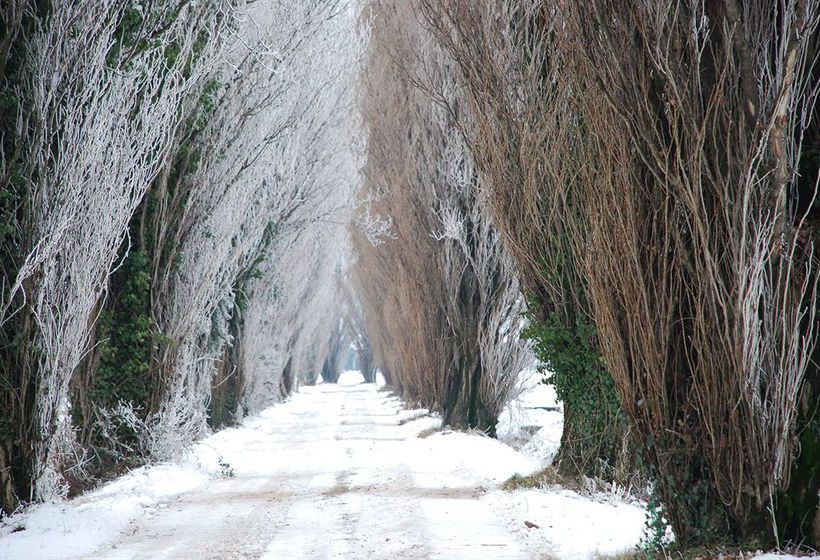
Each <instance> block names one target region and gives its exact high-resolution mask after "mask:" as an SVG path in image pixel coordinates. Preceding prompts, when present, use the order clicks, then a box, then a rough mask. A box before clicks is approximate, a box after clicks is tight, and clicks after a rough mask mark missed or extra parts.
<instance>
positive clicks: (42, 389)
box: [0, 0, 221, 509]
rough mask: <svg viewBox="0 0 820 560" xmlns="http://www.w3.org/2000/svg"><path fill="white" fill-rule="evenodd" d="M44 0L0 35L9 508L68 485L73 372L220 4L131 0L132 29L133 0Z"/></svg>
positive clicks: (1, 316)
mask: <svg viewBox="0 0 820 560" xmlns="http://www.w3.org/2000/svg"><path fill="white" fill-rule="evenodd" d="M46 4H48V5H47V6H46V5H43V4H40V3H38V4H37V5H34V3H22V2H13V3H11V4H10V5H7V6H6V8H4V10H5V12H4V18H6V20H5V22H4V23H7V24H9V26H8V27H6V26H5V25H4V36H3V39H2V41H1V42H0V43H1V44H2V50H3V56H4V58H3V66H4V68H5V69H6V71H7V72H9V73H10V75H12V78H13V79H14V81H15V85H14V87H13V88H12V89H9V88H7V89H6V90H5V92H4V95H5V96H7V97H8V98H9V100H10V101H11V102H13V103H14V105H15V106H16V107H17V118H16V124H17V126H16V127H15V128H14V129H13V130H4V131H3V134H4V141H5V142H6V143H5V144H4V158H3V160H2V173H0V175H2V176H3V177H4V179H3V180H4V183H3V185H2V188H3V191H4V194H5V201H6V205H7V206H6V211H7V212H9V214H10V215H11V216H13V219H14V221H13V225H11V228H13V230H12V231H11V233H10V234H9V235H8V237H6V239H4V242H8V243H10V246H8V247H6V248H5V250H6V254H7V255H9V256H10V258H8V259H7V260H6V261H5V262H4V270H3V274H4V283H3V294H2V300H1V301H2V307H0V324H2V325H3V330H4V339H5V342H4V348H6V349H7V350H5V351H4V354H5V355H4V358H3V360H2V362H3V367H4V373H3V378H4V383H3V384H2V387H3V389H2V391H3V393H4V401H5V402H4V405H3V406H4V409H5V410H6V411H7V413H8V414H7V415H6V418H7V424H8V425H6V426H3V434H2V439H3V448H4V451H3V453H0V463H3V462H6V461H8V462H11V464H13V465H14V471H13V472H14V478H15V480H14V481H13V482H12V483H11V484H13V485H14V487H15V488H14V489H13V492H12V491H10V488H9V485H10V483H9V481H8V480H7V479H6V480H4V481H3V487H4V500H3V507H4V509H11V508H13V507H14V497H13V496H12V493H13V494H16V495H17V496H20V497H21V498H24V499H30V498H31V497H37V498H40V499H45V498H49V497H52V496H55V495H62V494H64V493H65V492H66V491H67V488H68V487H67V485H66V483H65V477H66V476H71V475H73V474H74V473H72V470H73V469H75V468H77V467H78V466H79V465H80V464H81V462H82V456H81V452H80V451H79V450H78V449H77V446H76V444H75V441H74V433H73V431H72V428H71V414H72V407H71V400H70V395H69V387H70V383H71V381H72V376H73V374H74V372H75V370H76V368H77V367H78V365H79V364H80V362H81V360H82V359H83V357H84V354H85V353H86V352H87V351H88V349H89V335H90V332H91V327H92V325H93V324H94V321H95V319H96V316H95V312H96V309H97V304H98V302H99V301H100V299H101V298H103V297H104V294H105V289H106V286H107V278H108V275H109V274H110V272H111V269H112V267H113V266H114V265H115V259H116V257H117V251H118V248H119V247H120V245H121V243H122V242H123V239H124V238H125V236H126V233H127V226H128V222H129V219H130V217H131V214H132V213H133V212H134V210H135V208H136V207H137V205H138V204H139V201H140V200H141V198H142V196H143V195H144V193H145V192H146V190H147V189H148V187H149V185H150V183H151V181H152V180H153V179H154V177H155V176H156V175H157V173H158V172H159V170H160V169H161V166H162V164H163V161H164V158H165V157H166V154H167V153H168V151H169V149H170V140H171V137H172V132H173V130H175V128H176V126H177V123H178V121H179V118H180V111H179V106H180V104H181V101H182V99H183V98H184V97H185V95H186V94H187V92H188V91H189V90H190V89H191V88H192V87H193V84H195V83H196V82H197V80H198V79H199V78H200V77H201V75H202V69H203V67H204V66H207V64H204V65H196V64H191V62H190V61H191V59H192V57H193V54H194V51H195V50H196V51H197V52H198V54H197V58H198V60H201V61H203V62H205V61H206V60H207V59H208V58H209V57H210V56H211V51H210V50H209V49H210V43H208V42H206V43H205V45H202V44H200V43H199V42H198V41H199V39H200V38H201V37H202V35H201V34H205V35H206V36H212V35H218V34H219V30H220V27H221V23H220V21H221V19H220V13H221V6H220V4H219V3H214V4H212V5H208V6H188V5H187V4H188V3H187V2H179V3H175V2H167V3H164V4H163V5H161V6H154V7H153V8H152V9H151V11H149V12H148V13H142V12H140V13H141V15H140V18H141V20H142V21H143V25H142V26H141V27H140V28H139V29H132V28H131V27H130V23H131V21H132V20H131V19H130V18H131V17H132V16H133V15H134V14H133V11H134V10H136V9H137V8H139V7H138V6H137V7H135V6H134V5H132V3H131V2H126V1H121V0H94V1H90V2H84V3H83V4H82V5H78V4H76V3H72V2H50V3H46ZM140 9H141V8H140ZM183 20H186V21H187V22H186V23H183ZM190 21H195V22H197V25H195V26H192V25H190V24H189V23H188V22H190ZM169 49H173V53H174V55H173V57H171V56H169ZM4 455H5V458H3V456H4ZM0 470H2V471H3V473H4V474H3V475H0V476H2V477H3V478H5V477H6V474H5V473H6V472H7V469H5V468H4V469H0ZM30 482H31V484H30Z"/></svg>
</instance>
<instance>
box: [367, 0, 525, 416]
mask: <svg viewBox="0 0 820 560" xmlns="http://www.w3.org/2000/svg"><path fill="white" fill-rule="evenodd" d="M368 8H369V9H370V10H371V11H372V13H373V14H374V18H373V30H372V40H371V45H370V48H371V52H370V55H369V61H368V66H367V72H366V85H365V88H364V92H363V94H362V95H363V116H364V119H365V124H366V126H367V129H368V132H369V148H368V150H369V151H368V162H367V165H366V167H365V188H364V190H363V191H362V193H361V196H360V201H361V206H360V211H359V215H358V219H357V220H356V221H357V223H359V224H364V226H365V227H364V230H363V231H361V230H359V231H354V240H355V243H356V247H357V262H356V271H357V284H358V285H359V286H360V287H361V288H362V297H363V303H364V306H365V314H366V315H369V316H370V317H371V318H369V319H368V323H369V324H371V325H372V328H370V329H368V332H369V333H370V336H371V340H373V341H374V345H373V346H374V351H375V354H376V356H377V361H378V363H379V366H380V369H382V371H383V372H385V371H386V372H387V376H388V377H390V378H392V379H391V380H392V381H394V384H396V385H398V386H399V388H400V389H401V391H402V392H403V394H404V395H405V397H406V398H408V399H410V400H418V401H420V402H422V403H424V404H426V405H427V406H431V407H434V408H438V409H440V410H441V411H442V412H443V415H444V421H445V422H446V423H449V424H453V425H457V426H471V427H477V428H480V429H483V430H486V431H488V432H493V431H494V429H495V421H496V418H497V415H498V413H499V412H500V410H501V407H502V406H503V404H504V403H505V402H506V400H507V398H508V397H509V394H510V390H511V388H512V386H513V385H514V384H515V380H516V378H517V374H518V372H519V371H520V369H521V367H522V365H523V363H522V361H523V360H526V359H527V358H526V357H527V355H528V354H527V353H528V348H527V345H526V344H524V343H522V342H521V341H520V340H519V339H518V335H519V332H520V329H521V318H520V316H519V314H518V311H519V309H520V294H519V292H518V285H517V282H516V281H515V278H514V275H513V274H512V265H511V264H510V262H509V260H508V257H507V255H506V253H505V252H504V250H503V248H502V246H501V241H500V238H499V236H498V234H497V233H496V232H495V230H494V228H493V227H492V225H491V223H490V221H489V220H488V219H486V218H485V217H484V215H483V214H482V211H481V204H482V202H481V200H480V199H479V196H478V188H477V183H478V181H479V178H478V176H477V174H476V172H475V171H474V169H473V165H472V159H471V156H470V154H469V153H468V151H467V150H466V148H465V146H464V143H463V140H462V138H461V135H460V133H459V130H458V128H457V125H456V122H454V119H453V115H452V113H451V111H450V110H448V109H449V108H451V107H457V106H458V104H459V100H458V98H457V91H456V89H455V87H454V85H453V84H452V82H451V80H450V78H449V76H450V75H451V72H450V66H451V64H452V63H451V62H450V61H449V60H448V58H447V56H446V55H445V54H444V53H443V51H441V50H440V49H439V48H437V47H436V45H435V44H434V41H433V38H432V36H431V35H430V34H429V33H427V32H426V31H425V30H424V29H422V28H421V27H420V26H419V25H418V22H417V20H416V18H415V16H414V15H413V12H412V7H411V6H410V5H409V4H408V5H402V6H394V5H392V3H389V2H371V3H370V5H369V6H368ZM420 46H421V48H420ZM416 53H419V54H416ZM430 92H435V93H436V95H439V96H441V100H432V99H431V98H430V96H429V95H430ZM440 101H443V103H441V102H440ZM396 130H401V131H403V133H402V134H396V132H395V131H396ZM374 216H375V217H377V219H376V220H374V219H372V218H373V217H374ZM382 216H384V218H381V217H382ZM374 224H375V225H378V226H379V227H376V228H372V227H369V226H373V225H374ZM384 224H389V228H383V227H381V226H380V225H384ZM373 229H377V230H380V231H381V233H382V234H383V235H381V236H379V235H376V236H374V235H373V233H374V231H373Z"/></svg>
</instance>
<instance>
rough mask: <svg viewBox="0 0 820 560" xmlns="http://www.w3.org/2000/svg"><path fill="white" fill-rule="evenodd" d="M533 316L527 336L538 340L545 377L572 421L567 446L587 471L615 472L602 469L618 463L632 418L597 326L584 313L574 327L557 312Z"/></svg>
mask: <svg viewBox="0 0 820 560" xmlns="http://www.w3.org/2000/svg"><path fill="white" fill-rule="evenodd" d="M529 319H530V324H529V326H528V327H527V329H526V330H525V332H524V337H525V338H527V339H529V340H532V341H533V343H534V350H535V354H536V356H537V357H538V359H539V360H540V361H541V363H542V364H543V366H542V373H544V374H545V378H544V382H545V383H549V384H550V385H553V386H554V387H555V391H556V394H557V395H558V398H559V399H560V400H561V401H562V402H563V403H564V409H565V414H567V415H568V416H567V418H565V421H568V422H571V427H570V433H569V434H567V433H565V438H564V441H562V445H563V446H570V448H571V449H570V450H569V452H570V453H571V455H572V459H573V461H574V462H575V464H576V466H578V467H579V468H580V470H582V471H585V473H584V474H589V475H604V476H608V475H611V473H608V472H602V470H601V469H602V467H604V470H606V469H611V468H612V467H613V466H614V463H615V459H616V455H617V453H618V449H619V448H620V443H621V436H622V434H623V431H624V429H625V426H626V420H625V418H624V415H623V413H622V412H621V408H620V402H619V400H618V395H617V392H616V390H615V384H614V382H613V381H612V377H611V376H610V375H609V374H608V373H607V371H606V369H605V368H604V366H603V362H602V360H601V354H600V351H599V350H598V345H597V333H596V329H595V325H594V324H593V323H592V322H591V321H589V320H588V319H587V318H586V317H584V316H578V317H577V318H576V320H575V323H574V325H572V328H570V327H568V326H567V324H566V323H565V322H564V321H563V320H562V318H561V317H559V316H558V315H557V314H553V315H551V316H549V317H548V318H547V319H546V320H543V321H539V320H537V319H536V318H534V317H533V316H532V315H531V316H530V317H529ZM570 415H571V416H570ZM567 436H568V437H569V439H570V440H569V441H567Z"/></svg>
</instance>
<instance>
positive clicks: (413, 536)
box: [93, 385, 528, 560]
mask: <svg viewBox="0 0 820 560" xmlns="http://www.w3.org/2000/svg"><path fill="white" fill-rule="evenodd" d="M417 416H418V413H417V412H412V411H405V410H402V407H401V405H400V403H399V402H398V401H397V400H396V399H395V398H393V397H391V396H390V395H389V394H387V393H385V392H383V391H379V390H378V389H377V388H376V387H374V386H367V385H352V386H330V385H326V386H319V387H315V388H307V389H305V390H303V392H302V393H301V394H299V395H296V396H295V397H294V398H293V399H292V400H291V401H290V402H288V403H285V404H282V405H279V406H277V407H274V408H273V409H270V410H269V411H268V412H266V413H263V415H261V416H260V417H258V418H255V419H253V421H252V422H248V423H246V424H247V425H246V426H245V427H243V428H240V429H237V430H228V431H226V432H224V438H238V439H241V449H242V452H241V453H240V454H239V455H236V456H234V457H227V456H226V457H225V459H224V460H225V462H226V472H227V473H228V474H230V471H233V477H229V478H228V477H226V478H223V479H220V480H216V481H214V482H213V483H212V484H211V485H209V486H208V488H207V489H201V490H198V491H195V492H191V493H188V494H182V495H180V496H178V497H177V498H175V499H173V500H170V501H169V502H166V503H164V504H162V505H161V506H160V507H158V508H156V509H155V510H153V511H152V513H151V514H150V515H149V516H146V517H144V518H142V519H140V520H138V521H136V522H135V523H133V524H132V525H131V526H130V528H129V530H128V531H127V532H126V533H125V535H124V536H123V537H121V538H120V539H119V541H117V542H116V543H115V544H113V545H112V546H109V547H106V548H105V549H102V550H99V551H98V552H97V553H96V554H95V555H94V556H93V557H94V558H102V559H111V560H142V559H145V560H162V559H174V560H187V559H191V560H210V559H212V560H230V559H257V558H263V559H265V560H277V559H287V560H300V559H305V560H321V559H367V560H370V559H374V560H378V559H385V560H387V559H389V560H405V559H406V560H421V559H437V560H438V559H440V560H461V559H464V560H482V559H488V560H489V559H492V560H519V559H524V558H528V556H526V555H525V554H524V553H523V552H522V550H521V549H520V548H519V546H518V544H517V543H516V542H515V540H514V539H513V537H512V535H510V534H509V533H508V531H507V530H506V529H505V525H504V523H503V520H501V519H499V518H498V517H497V516H496V514H495V513H494V512H493V511H491V510H490V508H489V506H488V505H487V503H486V502H485V501H480V500H478V497H479V496H480V495H481V494H482V493H483V492H484V491H485V488H486V481H484V480H482V479H481V478H480V476H477V475H476V474H475V473H473V472H471V471H470V469H469V467H468V466H467V462H466V461H465V462H464V463H461V462H460V461H459V460H458V457H455V458H454V457H449V456H448V457H447V458H446V460H445V458H444V457H441V456H438V455H440V453H437V452H435V451H433V450H431V448H430V447H429V446H426V445H424V442H425V440H423V439H419V435H420V434H421V435H424V433H425V432H428V433H429V431H430V429H431V428H432V427H434V426H435V424H436V422H435V420H434V419H432V418H429V417H422V418H416V417H417ZM234 443H236V441H234ZM488 459H490V458H488Z"/></svg>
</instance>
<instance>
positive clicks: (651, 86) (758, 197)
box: [555, 0, 820, 543]
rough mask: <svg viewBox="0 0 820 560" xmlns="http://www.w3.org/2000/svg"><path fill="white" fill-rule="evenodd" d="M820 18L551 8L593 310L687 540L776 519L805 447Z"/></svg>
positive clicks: (762, 5) (785, 12)
mask: <svg viewBox="0 0 820 560" xmlns="http://www.w3.org/2000/svg"><path fill="white" fill-rule="evenodd" d="M818 9H820V5H818V3H817V2H800V1H785V2H781V3H777V4H776V5H775V4H773V3H770V2H746V3H743V4H742V5H739V4H738V3H736V2H734V1H727V2H724V3H720V4H718V3H711V2H684V1H674V0H670V1H665V2H604V1H593V2H585V3H583V5H581V4H579V3H574V2H557V3H556V12H555V13H556V14H559V13H560V16H561V17H562V18H565V19H562V21H563V22H564V25H563V26H562V34H563V37H562V40H561V41H559V43H558V44H560V45H561V46H562V48H561V53H560V56H561V57H562V58H563V59H564V60H565V61H566V65H567V69H568V72H567V76H568V77H571V79H572V82H573V88H574V89H575V91H576V92H577V94H576V96H575V98H576V101H577V108H578V114H579V116H580V118H581V119H582V122H583V123H584V127H583V133H584V136H585V138H586V139H587V140H588V142H587V144H586V153H585V154H584V155H583V157H582V161H583V163H584V165H583V167H582V169H581V181H580V183H581V184H582V185H583V186H584V188H585V193H584V197H583V200H584V203H583V207H584V210H585V211H586V212H588V216H589V218H588V220H587V223H589V224H590V231H589V232H588V237H587V245H586V247H587V250H586V251H585V252H584V255H585V259H584V268H585V273H586V276H587V278H588V281H589V296H590V301H591V303H592V309H593V311H594V316H595V320H596V323H597V325H598V329H599V333H600V340H601V343H602V348H603V352H604V356H605V359H606V363H607V366H608V369H609V371H610V373H611V374H612V376H613V377H614V379H615V382H616V384H617V386H618V388H619V390H620V393H621V396H622V403H623V406H624V408H625V410H626V411H627V412H628V414H629V416H630V417H631V418H632V420H633V421H634V422H635V425H636V426H637V429H638V431H639V433H640V435H641V439H642V440H643V444H644V452H645V454H646V456H647V458H648V459H649V461H650V463H651V465H652V466H653V467H654V470H655V473H656V480H657V488H658V490H659V491H660V493H661V495H662V497H663V499H664V502H665V503H666V504H667V506H668V515H669V518H670V520H671V522H672V524H673V526H674V528H675V532H676V534H677V536H678V540H679V541H681V542H684V543H685V542H688V541H691V540H700V539H704V538H706V539H708V538H711V537H713V536H715V535H725V534H727V533H728V534H733V535H740V536H742V535H744V534H745V533H748V532H750V531H760V530H761V528H763V527H765V525H766V524H767V523H770V522H771V520H770V519H769V518H768V516H767V513H766V509H767V508H768V507H772V508H775V507H776V505H775V504H774V503H773V497H774V496H775V495H776V494H777V493H778V492H779V491H781V490H783V489H785V488H786V487H787V485H788V483H789V475H790V472H791V467H792V462H793V459H794V456H795V454H796V452H797V451H798V450H797V449H796V448H795V421H796V417H797V403H798V397H799V391H800V388H801V383H802V381H803V378H804V375H805V372H806V369H807V367H809V358H810V355H811V352H812V348H813V345H814V338H815V331H814V329H815V325H816V321H815V317H814V313H815V310H816V296H817V274H816V259H815V256H814V244H813V242H812V241H811V237H810V236H807V235H805V234H806V228H805V222H804V220H805V215H796V213H795V212H793V211H791V210H792V209H791V208H790V204H789V193H790V192H793V189H795V188H796V187H797V183H798V181H799V177H798V175H797V172H796V170H797V169H798V166H799V164H800V157H801V150H802V138H803V133H804V131H805V130H806V127H807V126H808V125H809V123H810V122H811V119H812V113H813V111H814V108H815V103H816V99H817V87H818V84H817V83H816V81H812V79H811V73H812V66H813V65H815V64H816V63H817V60H816V56H817V53H818V51H817V26H818V21H820V19H818ZM815 115H816V113H815ZM816 181H817V178H813V179H812V182H813V183H814V187H815V189H814V190H815V192H816ZM721 510H723V511H721ZM727 527H728V529H727Z"/></svg>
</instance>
